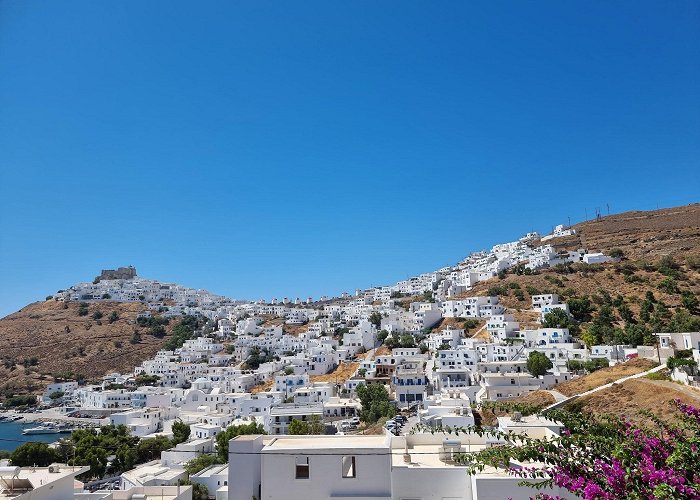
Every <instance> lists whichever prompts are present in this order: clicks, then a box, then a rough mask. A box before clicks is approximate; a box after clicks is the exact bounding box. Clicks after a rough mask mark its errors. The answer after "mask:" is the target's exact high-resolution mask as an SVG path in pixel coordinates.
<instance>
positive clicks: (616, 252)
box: [610, 248, 625, 259]
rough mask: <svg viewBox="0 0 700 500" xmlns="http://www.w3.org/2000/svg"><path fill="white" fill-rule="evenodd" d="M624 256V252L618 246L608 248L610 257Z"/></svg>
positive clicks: (619, 257) (618, 257)
mask: <svg viewBox="0 0 700 500" xmlns="http://www.w3.org/2000/svg"><path fill="white" fill-rule="evenodd" d="M624 256H625V252H623V251H622V250H621V249H619V248H613V249H612V250H610V257H613V258H615V259H621V258H622V257H624Z"/></svg>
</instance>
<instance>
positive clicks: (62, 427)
mask: <svg viewBox="0 0 700 500" xmlns="http://www.w3.org/2000/svg"><path fill="white" fill-rule="evenodd" d="M108 423H109V419H97V418H76V417H70V416H68V415H66V414H64V413H59V412H58V411H56V410H55V409H49V410H44V411H41V412H37V413H18V412H4V413H0V451H14V450H15V449H16V448H17V447H19V446H20V445H22V444H24V443H27V442H43V443H53V442H56V441H58V440H59V439H66V438H69V437H70V433H71V432H72V431H73V430H75V429H83V428H88V427H99V426H101V425H106V424H108Z"/></svg>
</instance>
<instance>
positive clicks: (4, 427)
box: [0, 422, 69, 451]
mask: <svg viewBox="0 0 700 500" xmlns="http://www.w3.org/2000/svg"><path fill="white" fill-rule="evenodd" d="M37 425H39V423H38V422H27V423H24V424H23V423H20V422H0V450H3V451H14V449H15V448H17V447H18V446H20V445H21V444H23V443H25V442H29V441H33V442H36V441H41V442H43V443H53V442H54V441H58V440H59V439H60V438H62V437H67V436H69V435H68V434H33V435H29V436H25V435H24V434H22V429H24V428H25V427H36V426H37Z"/></svg>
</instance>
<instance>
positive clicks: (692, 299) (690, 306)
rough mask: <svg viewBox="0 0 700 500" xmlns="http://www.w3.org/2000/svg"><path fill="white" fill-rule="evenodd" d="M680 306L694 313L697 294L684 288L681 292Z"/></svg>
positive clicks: (696, 305)
mask: <svg viewBox="0 0 700 500" xmlns="http://www.w3.org/2000/svg"><path fill="white" fill-rule="evenodd" d="M681 306H683V307H684V308H685V309H687V310H688V312H689V313H691V314H692V313H694V312H695V311H696V310H697V308H698V298H697V296H696V295H695V294H694V293H693V292H691V291H689V290H684V291H683V292H682V294H681Z"/></svg>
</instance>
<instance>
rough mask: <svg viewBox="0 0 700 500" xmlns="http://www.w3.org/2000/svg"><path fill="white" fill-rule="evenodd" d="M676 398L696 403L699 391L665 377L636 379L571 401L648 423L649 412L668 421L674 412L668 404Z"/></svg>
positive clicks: (699, 399) (590, 410) (586, 408)
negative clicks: (664, 378)
mask: <svg viewBox="0 0 700 500" xmlns="http://www.w3.org/2000/svg"><path fill="white" fill-rule="evenodd" d="M675 399H680V400H681V401H683V402H684V403H686V404H691V405H693V406H698V405H699V404H700V390H698V389H694V388H692V387H689V386H686V385H681V384H678V383H675V382H671V381H668V380H650V379H648V378H638V379H633V380H628V381H626V382H624V383H622V384H613V386H612V387H609V388H607V389H603V390H601V391H599V392H596V393H593V394H591V395H590V396H587V397H585V398H581V399H579V400H577V401H575V402H574V403H573V405H575V407H576V408H580V409H581V410H582V411H583V412H586V413H594V414H599V415H600V414H613V415H618V416H621V417H625V418H627V419H629V420H632V421H636V422H645V423H648V422H649V419H648V417H647V416H646V415H645V413H646V412H650V413H652V414H653V415H656V416H657V417H658V418H660V419H662V420H672V419H673V418H674V415H678V411H674V409H673V408H672V407H671V405H670V404H669V402H670V401H673V400H675Z"/></svg>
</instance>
